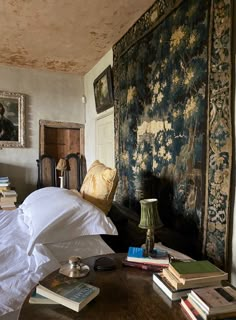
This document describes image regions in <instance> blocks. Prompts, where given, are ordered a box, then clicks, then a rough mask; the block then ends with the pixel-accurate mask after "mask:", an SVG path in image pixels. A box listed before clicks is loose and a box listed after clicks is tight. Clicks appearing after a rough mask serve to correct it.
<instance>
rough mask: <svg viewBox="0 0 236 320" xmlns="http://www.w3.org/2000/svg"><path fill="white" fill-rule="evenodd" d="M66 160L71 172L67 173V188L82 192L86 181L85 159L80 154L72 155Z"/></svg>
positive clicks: (67, 171)
mask: <svg viewBox="0 0 236 320" xmlns="http://www.w3.org/2000/svg"><path fill="white" fill-rule="evenodd" d="M65 159H66V160H67V161H68V166H69V170H66V171H65V188H67V189H77V190H78V191H79V190H80V188H81V186H82V183H83V179H84V157H82V156H80V154H79V153H70V154H68V155H67V156H66V157H65Z"/></svg>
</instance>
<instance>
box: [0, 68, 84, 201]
mask: <svg viewBox="0 0 236 320" xmlns="http://www.w3.org/2000/svg"><path fill="white" fill-rule="evenodd" d="M0 90H1V91H11V92H20V93H24V94H26V95H27V99H26V111H25V117H26V124H25V128H26V148H23V149H21V148H4V149H2V150H0V175H4V176H9V178H10V179H11V182H12V185H14V186H15V187H16V189H17V192H18V194H19V200H20V201H22V200H23V199H24V198H25V196H26V195H28V194H29V193H30V192H32V191H33V190H35V188H36V182H37V165H36V159H37V158H38V152H39V120H40V119H44V120H54V121H66V122H78V123H84V108H83V104H82V101H81V100H82V95H83V94H84V83H83V77H81V76H78V75H72V74H65V73H55V72H46V71H36V70H31V69H23V68H15V67H8V66H0Z"/></svg>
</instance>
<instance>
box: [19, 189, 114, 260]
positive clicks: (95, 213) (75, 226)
mask: <svg viewBox="0 0 236 320" xmlns="http://www.w3.org/2000/svg"><path fill="white" fill-rule="evenodd" d="M19 208H20V209H21V210H22V211H23V214H24V221H25V223H26V224H27V225H28V226H29V228H30V232H31V238H30V241H29V244H28V248H27V253H28V254H29V255H30V254H31V253H32V251H33V248H34V245H35V244H36V243H40V244H46V243H55V242H61V241H67V240H72V239H75V238H78V237H79V236H84V235H96V234H110V235H117V230H116V227H115V225H114V224H113V222H112V221H111V220H110V218H108V217H106V215H104V213H103V212H102V211H101V210H100V209H99V208H97V207H95V206H94V205H93V204H91V203H90V202H88V201H86V200H85V199H83V198H82V197H81V196H79V195H77V194H75V193H74V192H72V191H70V190H67V189H62V188H56V187H46V188H42V189H39V190H36V191H34V192H33V193H32V194H31V195H29V197H27V198H26V199H25V201H24V202H23V203H22V205H20V207H19Z"/></svg>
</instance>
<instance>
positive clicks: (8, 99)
mask: <svg viewBox="0 0 236 320" xmlns="http://www.w3.org/2000/svg"><path fill="white" fill-rule="evenodd" d="M24 112H25V96H24V95H23V94H21V93H15V92H6V91H0V148H22V147H24V146H25V139H24V136H25V134H24V131H25V124H24V122H25V118H24V117H25V115H24Z"/></svg>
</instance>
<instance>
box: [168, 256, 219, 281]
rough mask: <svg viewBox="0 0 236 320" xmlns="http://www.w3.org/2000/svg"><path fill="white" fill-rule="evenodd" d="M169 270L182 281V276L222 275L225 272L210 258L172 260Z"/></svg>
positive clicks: (186, 277) (185, 277)
mask: <svg viewBox="0 0 236 320" xmlns="http://www.w3.org/2000/svg"><path fill="white" fill-rule="evenodd" d="M169 270H170V271H171V272H172V273H173V274H174V275H175V276H176V277H177V278H180V281H181V278H184V279H188V278H198V277H199V278H200V277H209V276H217V275H221V274H222V273H224V272H223V271H222V270H220V269H219V268H217V267H216V266H215V265H214V264H213V263H211V262H210V261H208V260H199V261H184V262H183V261H175V262H171V263H170V265H169Z"/></svg>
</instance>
